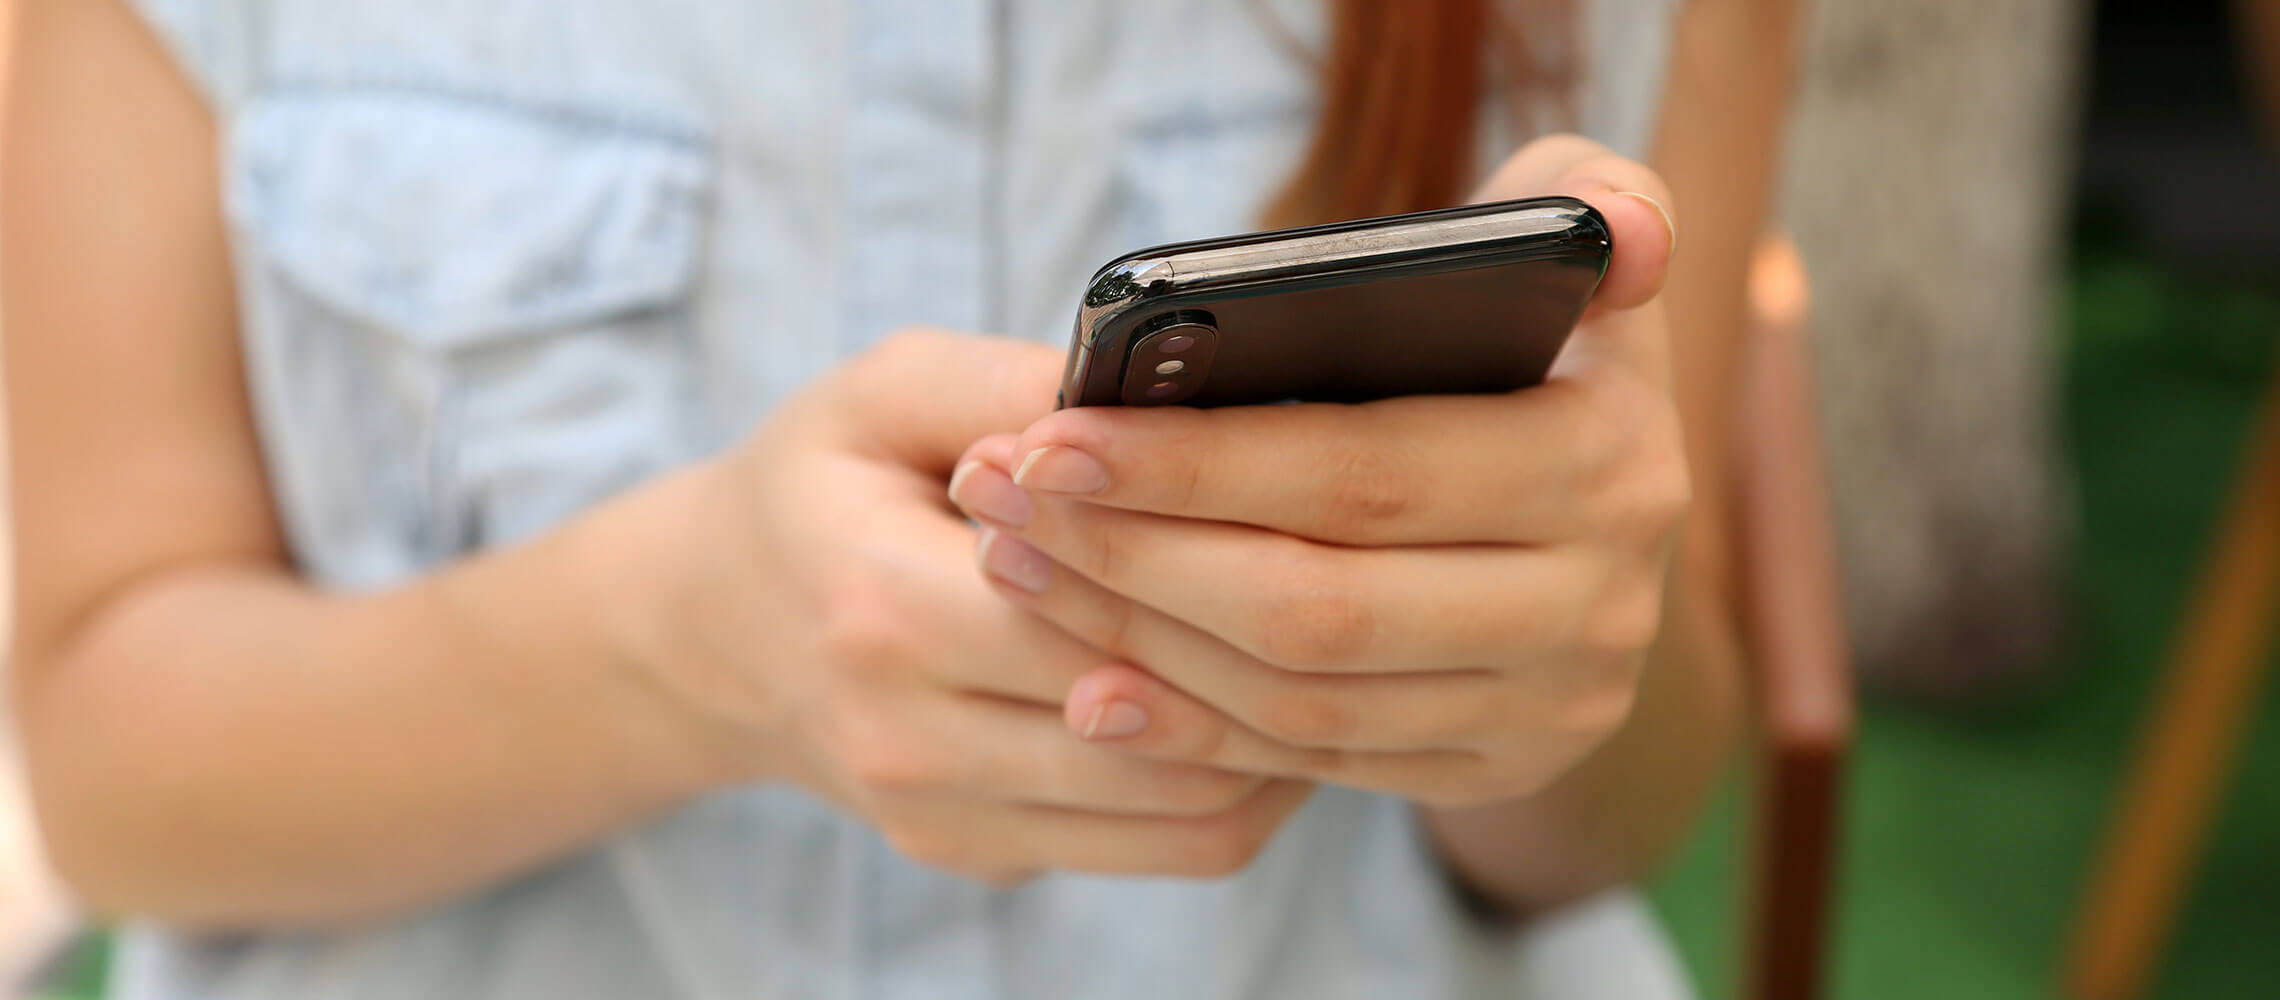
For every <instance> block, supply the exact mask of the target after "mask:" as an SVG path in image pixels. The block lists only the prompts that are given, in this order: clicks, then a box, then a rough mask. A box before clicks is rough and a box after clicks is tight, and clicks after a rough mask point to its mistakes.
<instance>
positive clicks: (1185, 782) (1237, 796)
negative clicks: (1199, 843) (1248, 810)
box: [1165, 767, 1262, 816]
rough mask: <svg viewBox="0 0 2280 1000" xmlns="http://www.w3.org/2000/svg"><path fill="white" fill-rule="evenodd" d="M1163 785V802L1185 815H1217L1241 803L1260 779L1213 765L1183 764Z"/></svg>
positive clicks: (1257, 784)
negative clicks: (1165, 785) (1164, 800)
mask: <svg viewBox="0 0 2280 1000" xmlns="http://www.w3.org/2000/svg"><path fill="white" fill-rule="evenodd" d="M1180 772H1181V773H1179V774H1178V775H1177V776H1176V777H1174V778H1173V780H1172V781H1170V782H1169V784H1168V787H1167V789H1166V795H1165V798H1166V800H1167V801H1166V804H1167V805H1168V806H1169V807H1170V808H1171V809H1173V810H1174V811H1176V812H1178V813H1180V814H1182V815H1188V816H1216V815H1218V814H1220V813H1224V812H1226V811H1228V810H1230V809H1233V808H1235V807H1236V806H1239V805H1242V804H1243V803H1244V802H1245V801H1246V800H1248V799H1249V798H1250V797H1251V795H1252V793H1254V792H1257V791H1258V790H1259V785H1260V784H1261V783H1262V780H1261V779H1259V778H1255V777H1251V776H1249V775H1243V774H1236V773H1233V772H1230V771H1221V770H1218V769H1216V768H1206V767H1185V768H1181V769H1180Z"/></svg>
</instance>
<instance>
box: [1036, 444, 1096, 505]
mask: <svg viewBox="0 0 2280 1000" xmlns="http://www.w3.org/2000/svg"><path fill="white" fill-rule="evenodd" d="M1013 481H1014V483H1015V484H1017V485H1020V486H1024V487H1027V488H1029V489H1033V490H1044V491H1046V492H1048V493H1098V492H1100V491H1102V490H1104V489H1107V488H1108V467H1107V466H1104V465H1102V464H1100V459H1097V458H1094V457H1092V456H1091V455H1087V454H1085V453H1084V452H1081V451H1078V450H1077V449H1075V448H1071V447H1069V446H1068V445H1065V444H1055V445H1047V446H1045V447H1043V448H1039V449H1037V450H1036V451H1033V452H1030V453H1029V457H1028V458H1024V459H1022V460H1021V468H1019V469H1015V470H1014V471H1013Z"/></svg>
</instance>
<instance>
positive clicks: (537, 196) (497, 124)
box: [228, 87, 711, 347]
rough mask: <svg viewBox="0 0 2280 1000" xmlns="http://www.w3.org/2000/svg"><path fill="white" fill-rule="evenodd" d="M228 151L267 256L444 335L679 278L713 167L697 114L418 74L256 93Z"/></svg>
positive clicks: (507, 325)
mask: <svg viewBox="0 0 2280 1000" xmlns="http://www.w3.org/2000/svg"><path fill="white" fill-rule="evenodd" d="M229 155H230V158H231V163H230V170H229V176H230V182H229V198H228V203H229V211H230V213H231V217H232V221H233V222H234V223H235V224H236V225H237V226H239V227H240V229H241V231H243V232H244V233H245V234H246V235H247V236H248V237H249V238H250V239H251V240H253V241H254V243H255V245H256V248H257V250H258V251H259V252H260V253H261V254H262V256H263V257H265V258H266V261H265V262H266V263H267V264H268V265H269V266H271V267H273V268H275V269H276V270H277V272H279V273H280V274H282V275H283V276H284V277H285V278H286V279H287V280H289V281H291V282H293V283H294V284H297V285H300V286H302V287H303V290H304V291H305V292H307V293H308V294H310V295H313V296H317V297H319V298H322V299H324V300H327V301H329V302H332V303H333V304H334V305H335V306H337V307H339V308H341V309H343V310H346V311H349V312H351V313H354V314H357V315H358V317H359V318H360V319H363V320H366V321H369V322H372V323H374V324H376V325H379V326H381V327H384V328H387V329H391V330H396V331H401V332H402V333H404V334H405V335H408V336H411V337H414V338H417V339H420V340H423V341H427V342H430V343H433V344H435V345H437V346H445V347H449V346H457V345H463V344H468V343H473V342H480V341H485V340H489V339H492V338H496V337H504V336H513V335H517V334H522V333H527V332H531V331H539V330H546V329H553V328H562V327H567V326H573V325H578V324H580V323H581V322H583V321H590V320H593V319H598V318H601V317H603V316H606V315H609V314H615V313H622V312H630V311H637V310H641V309H644V308H648V307H654V306H659V305H663V304H666V303H669V302H671V301H673V300H675V299H677V298H679V297H681V296H683V295H684V294H685V293H686V292H687V289H688V286H689V284H690V283H691V281H692V280H693V278H694V274H695V270H696V260H697V254H698V240H699V236H700V232H701V229H702V222H703V218H704V214H703V213H704V200H705V198H706V196H707V194H708V192H709V189H710V180H711V178H710V168H711V158H710V156H709V155H708V150H707V147H706V145H705V144H704V143H703V142H702V141H701V140H700V139H698V138H697V135H696V133H695V132H693V131H692V132H687V133H683V132H679V131H675V130H673V129H670V128H664V127H659V126H656V125H653V124H651V123H648V122H643V121H633V120H630V119H625V118H620V117H614V116H609V115H604V114H589V113H586V112H583V111H578V110H567V109H562V108H556V107H551V106H541V105H526V104H521V103H516V102H512V101H505V100H494V99H491V98H487V97H470V96H464V95H460V94H456V93H449V92H440V91H424V90H417V89H386V88H376V87H343V88H332V89H304V90H296V91H286V92H282V93H277V94H272V95H268V96H264V97H262V98H260V99H259V100H257V101H255V102H253V103H251V104H249V105H248V106H247V107H246V109H245V112H244V113H243V114H242V115H241V116H240V117H239V118H238V120H237V122H236V123H235V125H234V128H233V131H232V135H231V141H230V153H229Z"/></svg>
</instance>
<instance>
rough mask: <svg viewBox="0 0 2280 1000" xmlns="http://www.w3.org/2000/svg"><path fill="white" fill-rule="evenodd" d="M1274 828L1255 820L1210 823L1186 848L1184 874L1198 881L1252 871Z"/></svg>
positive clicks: (1200, 828)
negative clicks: (1252, 865)
mask: <svg viewBox="0 0 2280 1000" xmlns="http://www.w3.org/2000/svg"><path fill="white" fill-rule="evenodd" d="M1272 833H1273V828H1272V827H1268V826H1265V825H1264V824H1261V823H1259V822H1257V821H1256V820H1249V819H1248V818H1247V817H1246V818H1245V820H1244V821H1231V820H1216V819H1215V820H1210V821H1206V822H1204V823H1202V824H1200V825H1199V826H1198V827H1197V830H1196V833H1195V836H1194V837H1193V838H1192V839H1191V841H1190V843H1189V844H1188V845H1187V846H1186V850H1185V851H1184V852H1183V853H1184V858H1183V862H1184V864H1183V867H1184V868H1185V874H1188V875H1192V876H1195V877H1198V878H1229V877H1232V876H1234V875H1238V874H1240V873H1242V871H1243V870H1244V869H1246V868H1249V867H1251V862H1253V861H1255V860H1257V859H1258V857H1259V852H1260V851H1262V850H1264V849H1265V848H1266V846H1267V839H1268V837H1269V836H1270V835H1271V834H1272Z"/></svg>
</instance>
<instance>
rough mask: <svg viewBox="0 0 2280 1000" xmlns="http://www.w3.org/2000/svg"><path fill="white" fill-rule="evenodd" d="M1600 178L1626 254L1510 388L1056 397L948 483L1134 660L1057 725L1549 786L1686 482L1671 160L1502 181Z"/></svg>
mask: <svg viewBox="0 0 2280 1000" xmlns="http://www.w3.org/2000/svg"><path fill="white" fill-rule="evenodd" d="M1542 192H1561V193H1567V194H1572V195H1575V196H1577V197H1581V198H1584V199H1585V200H1587V201H1589V202H1591V203H1592V204H1593V205H1594V206H1595V207H1596V208H1598V210H1599V211H1600V213H1601V214H1602V215H1603V216H1605V218H1606V219H1607V222H1608V224H1609V226H1610V228H1611V229H1612V230H1613V234H1614V243H1615V258H1614V260H1613V262H1612V265H1611V266H1610V268H1609V271H1608V273H1607V276H1606V278H1605V280H1604V281H1603V282H1602V284H1601V286H1600V290H1599V293H1598V296H1597V298H1596V299H1595V301H1594V303H1593V306H1592V308H1591V310H1590V312H1589V313H1588V314H1587V316H1586V317H1585V320H1584V322H1583V323H1582V324H1581V325H1580V326H1578V328H1577V329H1576V332H1575V334H1574V336H1573V338H1572V340H1571V343H1570V344H1569V346H1568V348H1567V350H1566V351H1565V352H1564V353H1563V355H1562V357H1561V359H1560V362H1559V364H1558V366H1557V367H1556V368H1555V370H1554V373H1553V377H1552V378H1551V379H1549V380H1548V381H1547V382H1546V383H1545V384H1544V385H1542V386H1540V387H1537V388H1533V389H1528V390H1525V391H1521V392H1516V393H1512V394H1508V395H1502V396H1440V397H1410V398H1401V399H1390V400H1385V401H1382V402H1374V403H1367V404H1362V405H1315V404H1306V405H1293V406H1257V407H1233V408H1226V409H1217V410H1196V409H1188V408H1181V407H1165V408H1125V407H1098V408H1082V409H1072V410H1064V411H1061V412H1058V413H1055V414H1053V415H1051V416H1049V417H1046V418H1045V419H1043V420H1040V421H1038V422H1037V423H1036V424H1034V425H1032V426H1030V427H1029V428H1028V429H1027V430H1026V431H1025V432H1023V433H1022V434H1021V435H1019V436H1018V437H1014V436H1010V435H1004V436H998V437H993V438H990V439H986V440H984V441H982V442H979V443H977V444H976V445H975V446H974V447H973V449H971V450H970V451H969V452H968V453H967V455H966V456H965V458H964V460H962V462H961V463H960V467H959V470H958V473H957V476H956V478H955V479H954V480H953V481H952V485H951V498H952V500H953V501H954V502H956V503H957V504H958V506H959V507H960V508H962V509H963V510H965V511H966V512H967V513H968V514H969V515H971V516H973V517H974V518H975V519H976V520H978V521H980V522H981V523H982V525H983V530H982V533H981V536H980V539H979V547H980V553H979V558H980V561H981V563H982V565H983V568H984V570H985V572H986V573H987V574H988V575H989V576H990V578H991V579H992V580H993V582H994V583H995V584H996V585H997V588H998V589H999V590H1000V591H1001V592H1002V593H1004V594H1005V595H1006V596H1008V597H1009V598H1010V599H1012V600H1014V601H1016V602H1018V603H1020V604H1021V605H1023V606H1025V607H1027V608H1029V609H1031V610H1032V611H1034V612H1035V613H1037V614H1039V615H1042V616H1044V617H1045V618H1046V619H1048V620H1050V621H1052V622H1054V623H1056V624H1058V625H1059V626H1061V627H1062V628H1064V629H1066V630H1067V631H1069V632H1071V633H1073V634H1074V635H1075V636H1076V637H1077V638H1079V639H1081V640H1082V641H1084V642H1086V643H1089V644H1091V645H1094V646H1097V647H1099V648H1101V649H1104V650H1108V651H1110V652H1111V653H1113V654H1114V655H1116V656H1117V657H1119V658H1122V659H1126V660H1128V661H1129V662H1130V663H1131V664H1133V665H1134V666H1112V667H1104V668H1100V669H1097V670H1094V671H1092V672H1091V673H1089V674H1086V675H1085V676H1084V677H1082V678H1080V679H1079V680H1078V681H1077V683H1076V684H1075V685H1074V687H1073V688H1072V690H1071V691H1070V694H1069V697H1068V700H1067V703H1066V712H1067V722H1068V724H1069V725H1070V726H1071V727H1073V728H1075V729H1076V730H1077V731H1079V732H1080V733H1082V734H1084V735H1085V736H1087V738H1089V739H1092V740H1095V741H1100V742H1109V743H1114V744H1116V745H1119V746H1122V747H1126V748H1128V749H1130V750H1132V751H1133V752H1136V753H1140V754H1145V755H1148V756H1152V757H1157V758H1162V759H1171V760H1182V761H1191V762H1196V763H1203V764H1209V765H1212V766H1216V767H1219V768H1224V769H1228V770H1236V771H1243V772H1249V773H1254V774H1265V775H1277V776H1288V777H1299V778H1308V779H1314V780H1319V781H1324V782H1330V783H1336V784H1343V785H1350V786H1355V787H1362V788H1369V789H1375V790H1379V791H1385V792H1390V793H1394V794H1399V795H1403V796H1406V797H1409V798H1412V799H1416V800H1419V801H1422V802H1426V803H1430V804H1435V805H1463V804H1475V803H1484V802H1491V801H1497V800H1504V799H1510V798H1514V797H1518V796H1524V795H1527V794H1530V793H1532V792H1534V791H1537V790H1539V789H1541V788H1543V787H1544V786H1546V785H1547V784H1549V783H1550V782H1551V781H1553V780H1554V779H1556V778H1557V777H1558V776H1559V775H1560V774H1562V773H1563V772H1565V771H1566V770H1567V769H1568V768H1569V767H1571V766H1573V765H1574V764H1575V762H1576V761H1578V760H1579V759H1581V758H1582V757H1583V756H1584V755H1585V754H1587V753H1588V752H1589V751H1590V750H1591V749H1592V748H1593V747H1595V746H1597V745H1598V744H1599V743H1601V742H1602V741H1604V740H1605V739H1607V738H1608V737H1609V736H1610V735H1611V734H1613V733H1614V732H1615V731H1616V730H1617V729H1618V728H1619V727H1620V726H1621V725H1622V724H1623V722H1624V720H1625V718H1626V717H1627V716H1628V714H1629V711H1630V707H1631V704H1632V701H1633V696H1634V693H1635V692H1636V690H1637V688H1638V683H1639V674H1640V670H1641V666H1642V664H1643V663H1644V662H1645V658H1646V657H1645V654H1646V652H1647V649H1648V646H1649V645H1650V644H1651V643H1652V642H1653V640H1654V638H1655V635H1656V632H1657V630H1658V628H1659V623H1660V615H1661V608H1662V601H1663V577H1664V572H1665V569H1666V567H1667V565H1668V562H1669V559H1670V551H1671V548H1672V546H1671V541H1672V538H1673V536H1674V534H1675V529H1676V527H1677V525H1678V523H1679V520H1680V518H1681V516H1682V514H1683V512H1684V511H1685V509H1686V506H1687V502H1688V496H1689V486H1688V479H1687V470H1686V459H1685V455H1684V451H1683V447H1682V442H1681V435H1680V427H1679V421H1678V414H1677V409H1676V407H1675V405H1674V403H1673V401H1672V397H1671V387H1670V377H1669V372H1668V367H1669V364H1668V345H1667V343H1666V337H1665V330H1664V321H1663V318H1662V315H1661V312H1660V310H1659V308H1658V306H1657V305H1656V303H1655V301H1654V300H1655V295H1656V293H1657V291H1658V290H1659V289H1660V287H1661V284H1662V279H1663V273H1664V269H1665V266H1666V265H1667V263H1668V260H1669V256H1670V253H1669V251H1670V248H1671V246H1672V236H1671V230H1670V226H1669V220H1668V216H1667V215H1666V214H1665V213H1664V212H1663V210H1662V209H1661V207H1660V206H1661V205H1664V204H1668V194H1667V192H1666V190H1665V188H1664V187H1663V184H1662V182H1661V180H1660V179H1659V178H1658V177H1656V176H1655V175H1654V174H1653V173H1652V172H1651V171H1649V170H1648V169H1646V168H1645V167H1643V166H1640V165H1638V164H1636V163H1632V162H1630V161H1628V160H1623V159H1621V158H1618V157H1616V156H1614V155H1613V154H1611V153H1608V152H1607V151H1606V150H1605V149H1603V148H1601V147H1599V146H1597V145H1595V144H1592V143H1590V142H1588V141H1586V140H1582V139H1577V138H1573V137H1553V138H1549V139H1545V140H1540V141H1538V142H1536V143H1532V144H1531V145H1530V146H1528V147H1527V148H1526V149H1524V150H1522V151H1521V152H1520V153H1519V154H1518V155H1516V156H1515V157H1514V158H1513V159H1512V161H1511V162H1510V163H1508V164H1507V165H1506V166H1505V168H1504V169H1503V170H1501V171H1499V173H1498V176H1497V178H1496V179H1495V180H1492V181H1491V182H1490V184H1489V186H1488V188H1487V191H1486V192H1485V193H1486V194H1487V195H1489V196H1493V197H1517V196H1520V195H1524V194H1529V193H1542Z"/></svg>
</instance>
